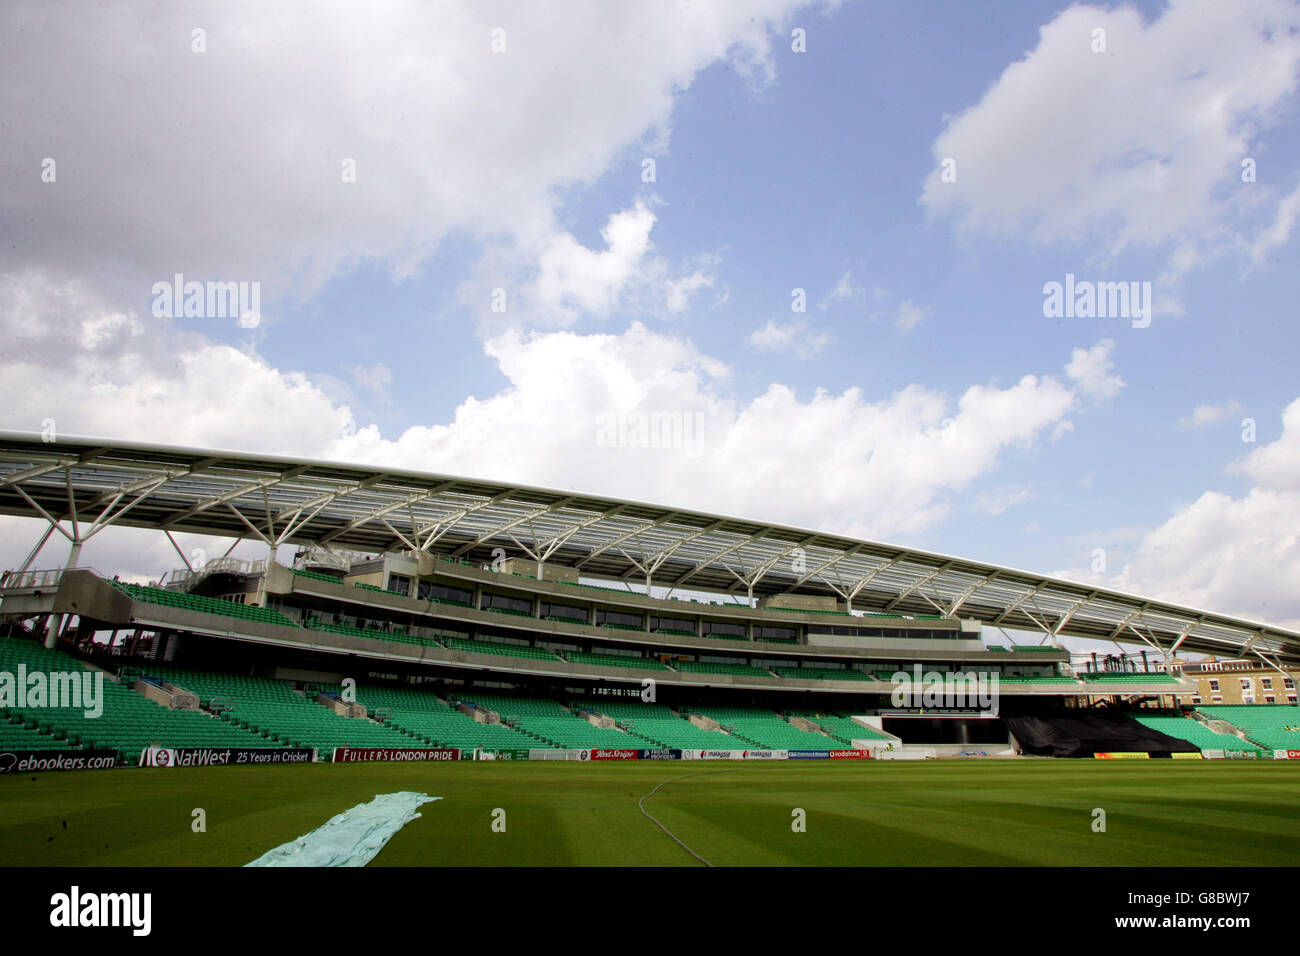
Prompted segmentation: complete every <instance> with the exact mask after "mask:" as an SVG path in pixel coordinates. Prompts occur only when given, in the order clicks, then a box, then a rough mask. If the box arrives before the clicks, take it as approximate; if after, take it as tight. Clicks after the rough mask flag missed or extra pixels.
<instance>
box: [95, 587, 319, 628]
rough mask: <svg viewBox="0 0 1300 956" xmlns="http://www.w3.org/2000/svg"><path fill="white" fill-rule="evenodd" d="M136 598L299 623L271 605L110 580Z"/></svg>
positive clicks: (286, 623) (266, 621)
mask: <svg viewBox="0 0 1300 956" xmlns="http://www.w3.org/2000/svg"><path fill="white" fill-rule="evenodd" d="M109 583H110V584H112V585H113V587H115V588H117V589H118V590H119V591H121V592H122V593H123V594H125V595H126V596H127V597H129V598H131V599H132V600H133V601H142V602H144V603H146V604H159V605H162V606H163V607H179V608H183V609H185V610H187V611H202V612H204V613H206V614H222V615H224V616H226V617H237V618H240V619H241V620H245V621H260V622H262V623H263V624H282V625H284V626H285V627H297V626H298V625H296V624H294V623H293V621H291V620H289V619H288V618H287V617H285V616H284V615H283V614H281V613H280V612H279V611H272V610H270V609H269V608H264V607H254V606H253V605H251V604H236V603H235V602H234V601H223V600H221V599H220V598H211V597H202V596H200V595H198V594H186V593H184V592H183V591H168V590H167V589H166V588H151V587H146V586H145V585H142V584H127V583H126V582H125V581H110V582H109Z"/></svg>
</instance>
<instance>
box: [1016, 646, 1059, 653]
mask: <svg viewBox="0 0 1300 956" xmlns="http://www.w3.org/2000/svg"><path fill="white" fill-rule="evenodd" d="M1011 649H1012V650H1013V651H1015V652H1016V653H1017V654H1059V653H1060V652H1061V649H1060V648H1059V647H1043V646H1042V645H1041V644H1013V645H1011Z"/></svg>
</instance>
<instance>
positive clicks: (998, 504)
mask: <svg viewBox="0 0 1300 956" xmlns="http://www.w3.org/2000/svg"><path fill="white" fill-rule="evenodd" d="M1032 491H1033V486H1031V485H1003V486H1001V487H999V488H992V489H990V490H988V491H984V492H981V493H980V494H979V495H978V496H976V498H975V510H977V511H982V512H984V513H985V514H988V515H994V516H997V515H1000V514H1002V512H1004V511H1006V510H1007V509H1008V508H1010V507H1011V506H1013V505H1018V504H1020V503H1021V502H1022V501H1028V500H1029V496H1030V494H1031V493H1032Z"/></svg>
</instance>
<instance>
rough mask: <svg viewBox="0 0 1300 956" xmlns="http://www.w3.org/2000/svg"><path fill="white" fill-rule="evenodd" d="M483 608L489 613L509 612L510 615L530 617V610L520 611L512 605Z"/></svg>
mask: <svg viewBox="0 0 1300 956" xmlns="http://www.w3.org/2000/svg"><path fill="white" fill-rule="evenodd" d="M483 610H485V611H487V612H488V613H489V614H509V615H510V616H511V617H532V616H533V615H532V612H531V611H521V610H519V609H518V608H513V607H485V608H483Z"/></svg>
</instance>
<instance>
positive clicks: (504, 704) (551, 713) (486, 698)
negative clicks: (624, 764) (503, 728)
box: [466, 692, 637, 749]
mask: <svg viewBox="0 0 1300 956" xmlns="http://www.w3.org/2000/svg"><path fill="white" fill-rule="evenodd" d="M466 699H472V700H473V701H474V703H476V704H478V705H479V706H481V707H486V708H487V709H488V710H492V711H496V712H497V713H498V714H500V715H501V718H502V720H505V721H507V722H508V723H510V724H511V725H512V726H514V727H516V728H518V729H519V730H522V731H524V733H527V734H530V735H532V736H533V737H535V738H536V739H537V740H541V741H544V742H546V743H548V744H550V745H551V746H554V747H570V748H574V749H581V748H585V747H616V748H621V747H636V746H637V742H636V741H634V740H629V739H628V735H627V734H625V733H623V731H621V730H615V729H612V728H606V727H597V726H595V725H594V724H591V723H589V722H588V721H587V720H586V719H585V718H583V717H580V716H578V715H577V714H575V713H573V712H572V711H570V710H569V709H568V708H566V707H565V706H564V705H563V704H561V703H559V702H558V701H554V700H549V699H547V698H544V697H526V696H522V695H519V696H514V695H506V694H495V693H478V692H474V693H472V694H467V695H466Z"/></svg>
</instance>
